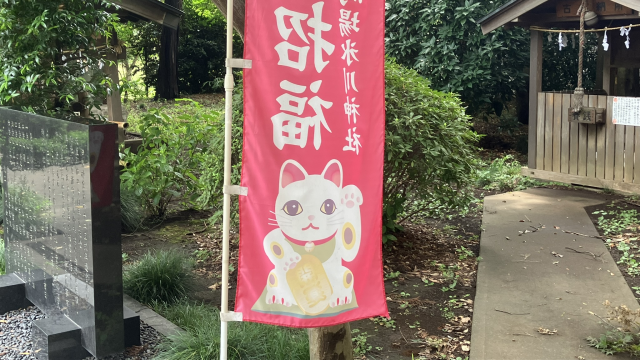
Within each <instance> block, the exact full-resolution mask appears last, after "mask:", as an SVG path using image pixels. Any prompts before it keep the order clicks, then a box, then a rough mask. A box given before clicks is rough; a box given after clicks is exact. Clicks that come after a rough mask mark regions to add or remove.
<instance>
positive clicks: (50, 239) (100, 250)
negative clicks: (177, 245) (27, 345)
mask: <svg viewBox="0 0 640 360" xmlns="http://www.w3.org/2000/svg"><path fill="white" fill-rule="evenodd" d="M117 131H118V129H117V125H115V124H111V123H105V122H101V121H95V120H92V119H85V118H73V119H67V120H61V119H56V118H50V117H44V116H39V115H33V114H28V113H24V112H19V111H14V110H9V109H6V108H0V155H1V156H2V162H1V164H2V189H3V192H4V211H5V217H4V219H5V220H4V241H5V256H6V266H7V275H4V276H0V313H4V312H7V311H11V310H17V309H20V308H24V307H25V306H29V305H30V304H33V305H35V306H37V307H38V308H39V309H40V310H42V311H43V312H44V313H45V314H46V318H45V319H42V320H37V321H35V322H34V324H33V342H34V352H36V356H37V357H38V358H39V359H43V360H45V359H46V360H56V359H64V360H74V359H82V358H84V357H86V356H89V355H93V356H95V357H98V358H100V357H104V356H107V355H111V354H115V353H119V352H122V351H123V350H124V348H125V346H131V345H139V343H140V320H139V317H138V316H137V315H136V314H135V313H133V312H132V311H130V310H129V309H124V307H123V298H122V294H123V293H122V249H121V236H120V228H121V225H120V178H119V174H118V170H117V169H118V146H117V137H118V134H117ZM125 322H126V325H125ZM125 329H126V330H125Z"/></svg>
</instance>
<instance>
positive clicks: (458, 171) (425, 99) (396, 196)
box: [383, 59, 478, 241]
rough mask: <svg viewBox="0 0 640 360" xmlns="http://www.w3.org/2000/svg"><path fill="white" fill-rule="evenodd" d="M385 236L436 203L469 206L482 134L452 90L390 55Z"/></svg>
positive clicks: (387, 89)
mask: <svg viewBox="0 0 640 360" xmlns="http://www.w3.org/2000/svg"><path fill="white" fill-rule="evenodd" d="M385 65H386V66H385V68H386V71H385V72H386V109H387V117H386V144H385V165H384V179H385V182H384V212H383V214H384V215H383V225H384V227H383V232H384V233H385V234H386V236H385V237H384V238H383V241H386V240H388V239H391V240H393V239H394V237H393V236H392V234H391V232H393V231H395V230H397V229H398V224H399V223H401V222H402V221H404V220H406V219H409V218H411V217H413V216H416V215H418V214H425V215H429V210H430V209H432V208H433V207H432V206H431V204H432V203H434V202H437V203H439V204H441V206H443V207H445V208H448V209H455V208H458V207H462V206H466V205H468V204H469V202H470V201H471V200H472V198H473V197H472V194H471V192H470V191H468V188H469V185H471V184H472V183H473V181H474V178H475V173H476V171H477V160H476V156H475V153H476V152H477V148H476V146H475V143H476V142H477V141H478V135H477V134H476V133H475V132H473V131H471V130H470V122H469V118H468V117H467V116H466V115H465V110H464V108H463V107H462V106H461V104H460V100H459V99H458V97H457V96H456V95H454V94H446V93H442V92H439V91H436V90H432V89H431V88H429V81H428V80H426V79H425V78H423V77H422V76H420V75H419V74H418V73H417V72H416V71H414V70H410V69H407V68H405V67H403V66H401V65H398V64H397V63H396V61H395V60H393V59H387V61H386V64H385Z"/></svg>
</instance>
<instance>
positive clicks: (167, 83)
mask: <svg viewBox="0 0 640 360" xmlns="http://www.w3.org/2000/svg"><path fill="white" fill-rule="evenodd" d="M165 4H167V5H169V6H173V7H174V8H176V9H178V10H182V0H166V1H165ZM178 94H179V92H178V30H174V29H171V28H169V27H166V26H164V27H163V28H162V35H161V36H160V66H159V68H158V82H157V85H156V99H167V100H172V99H175V98H177V97H178Z"/></svg>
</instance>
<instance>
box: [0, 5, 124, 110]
mask: <svg viewBox="0 0 640 360" xmlns="http://www.w3.org/2000/svg"><path fill="white" fill-rule="evenodd" d="M109 6H112V5H109V4H108V3H106V2H105V1H104V0H82V1H81V0H64V1H49V0H31V1H18V0H2V1H0V59H2V60H0V67H1V68H2V70H1V71H2V78H0V105H5V106H6V105H9V106H21V107H26V108H30V109H32V110H33V111H52V110H57V111H60V110H66V109H68V108H69V106H70V104H71V103H72V102H73V101H74V98H75V96H76V95H77V94H78V93H79V92H87V93H89V101H90V103H91V104H93V105H94V106H99V105H100V104H101V103H102V99H104V98H105V97H106V95H107V91H108V88H109V86H110V80H109V79H108V78H107V77H106V76H105V74H104V73H103V71H102V70H101V69H102V68H103V67H104V66H105V65H106V63H105V60H103V55H104V54H105V53H106V52H108V51H113V49H112V48H104V47H102V48H96V42H97V40H96V38H98V37H102V38H108V37H109V31H108V29H109V28H110V26H111V25H112V24H113V23H114V22H115V21H116V20H117V17H116V16H115V15H112V14H110V13H109V12H108V11H107V9H108V8H109Z"/></svg>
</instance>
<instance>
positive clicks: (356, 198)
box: [340, 185, 363, 209]
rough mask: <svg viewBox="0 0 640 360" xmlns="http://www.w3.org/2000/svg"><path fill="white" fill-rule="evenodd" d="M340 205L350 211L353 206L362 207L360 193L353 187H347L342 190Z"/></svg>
mask: <svg viewBox="0 0 640 360" xmlns="http://www.w3.org/2000/svg"><path fill="white" fill-rule="evenodd" d="M341 195H342V196H341V198H340V203H341V204H343V205H345V206H346V207H347V208H349V209H351V208H353V207H354V206H356V205H357V206H360V205H362V202H363V198H362V192H360V189H358V187H357V186H355V185H347V186H345V187H343V188H342V193H341Z"/></svg>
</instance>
